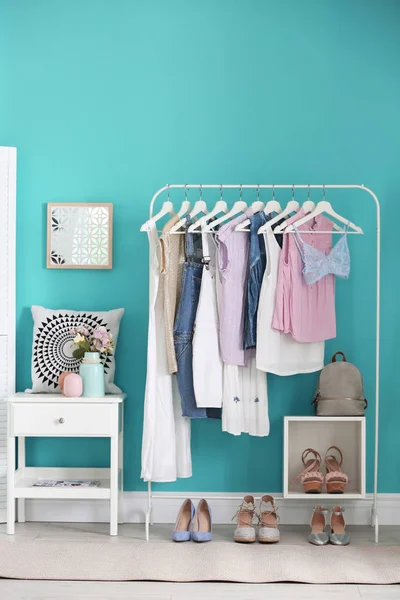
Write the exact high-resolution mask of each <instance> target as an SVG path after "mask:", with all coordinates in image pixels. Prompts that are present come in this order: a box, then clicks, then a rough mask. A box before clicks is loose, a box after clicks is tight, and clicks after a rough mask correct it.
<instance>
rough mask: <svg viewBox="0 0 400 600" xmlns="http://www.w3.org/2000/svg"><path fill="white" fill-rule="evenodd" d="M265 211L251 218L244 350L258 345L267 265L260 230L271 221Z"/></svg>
mask: <svg viewBox="0 0 400 600" xmlns="http://www.w3.org/2000/svg"><path fill="white" fill-rule="evenodd" d="M270 219H271V217H268V216H267V215H266V214H265V213H264V211H260V212H258V213H256V214H255V215H253V216H252V217H250V251H249V272H248V279H247V290H246V304H245V313H244V336H243V337H244V348H245V349H246V348H255V346H256V343H257V311H258V301H259V298H260V291H261V283H262V280H263V276H264V271H265V266H266V263H267V258H266V252H265V242H264V236H263V235H258V229H259V228H260V227H261V226H262V225H264V223H266V222H267V221H269V220H270Z"/></svg>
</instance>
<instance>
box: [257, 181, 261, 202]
mask: <svg viewBox="0 0 400 600" xmlns="http://www.w3.org/2000/svg"><path fill="white" fill-rule="evenodd" d="M257 200H258V202H260V184H259V183H258V184H257Z"/></svg>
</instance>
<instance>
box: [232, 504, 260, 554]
mask: <svg viewBox="0 0 400 600" xmlns="http://www.w3.org/2000/svg"><path fill="white" fill-rule="evenodd" d="M255 512H256V506H255V504H254V497H253V496H245V497H244V498H243V502H242V504H241V505H240V506H239V508H238V510H237V512H236V514H235V516H234V517H233V518H232V521H233V519H236V520H237V527H236V529H235V533H234V534H233V539H234V540H235V542H241V543H244V544H252V543H253V542H255V541H256V530H255V528H254V527H253V520H254V514H255Z"/></svg>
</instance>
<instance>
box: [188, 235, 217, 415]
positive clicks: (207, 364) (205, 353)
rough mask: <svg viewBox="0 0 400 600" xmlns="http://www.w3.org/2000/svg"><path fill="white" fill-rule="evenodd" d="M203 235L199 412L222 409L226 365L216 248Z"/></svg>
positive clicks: (196, 345) (196, 360) (196, 340)
mask: <svg viewBox="0 0 400 600" xmlns="http://www.w3.org/2000/svg"><path fill="white" fill-rule="evenodd" d="M211 236H212V234H210V233H202V245H203V262H204V269H203V275H202V278H201V288H200V298H199V305H198V308H197V313H196V322H195V327H194V335H193V387H194V393H195V396H196V405H197V406H198V408H221V406H222V361H221V357H220V353H219V335H218V308H217V291H216V279H215V273H216V247H215V243H214V240H213V239H212V237H211Z"/></svg>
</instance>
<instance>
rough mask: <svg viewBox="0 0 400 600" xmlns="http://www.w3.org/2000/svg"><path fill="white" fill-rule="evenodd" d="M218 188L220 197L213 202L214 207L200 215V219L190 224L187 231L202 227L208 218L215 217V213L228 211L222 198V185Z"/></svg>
mask: <svg viewBox="0 0 400 600" xmlns="http://www.w3.org/2000/svg"><path fill="white" fill-rule="evenodd" d="M219 190H220V198H219V200H218V202H217V203H216V204H215V206H214V208H213V209H212V210H211V211H210V212H209V213H207V214H206V215H204V217H201V218H200V219H198V220H197V221H196V223H192V225H190V227H189V229H188V231H189V232H190V233H192V232H193V231H197V230H199V229H202V228H203V226H204V225H206V224H207V223H208V221H210V219H212V218H213V217H215V215H218V214H219V213H221V212H222V213H224V214H226V213H227V212H228V205H227V203H226V202H225V200H223V199H222V185H221V186H220V188H219Z"/></svg>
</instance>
